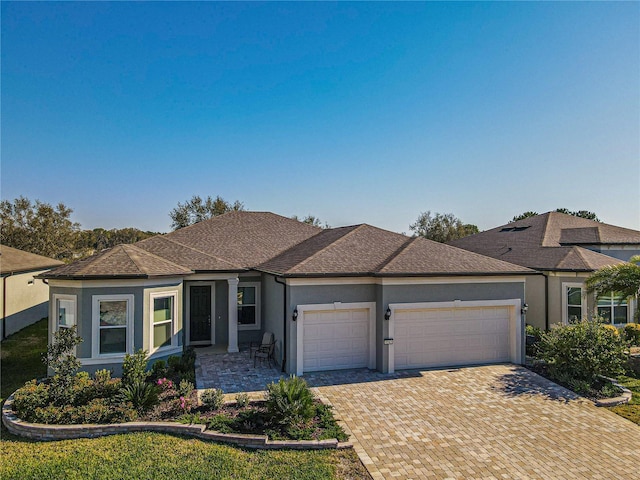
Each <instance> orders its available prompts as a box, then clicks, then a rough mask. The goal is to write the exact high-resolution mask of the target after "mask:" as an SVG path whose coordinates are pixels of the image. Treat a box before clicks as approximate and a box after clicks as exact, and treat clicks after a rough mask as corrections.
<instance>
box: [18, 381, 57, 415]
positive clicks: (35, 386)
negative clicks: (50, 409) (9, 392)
mask: <svg viewBox="0 0 640 480" xmlns="http://www.w3.org/2000/svg"><path fill="white" fill-rule="evenodd" d="M49 403H50V400H49V385H46V384H44V383H37V382H36V381H35V380H31V381H29V382H27V383H25V384H24V387H22V388H20V389H18V390H17V391H16V392H15V393H14V395H13V408H14V409H15V411H16V412H18V414H19V416H20V417H21V418H23V419H25V420H28V419H30V418H33V415H34V414H35V411H36V409H37V408H42V407H44V406H46V405H48V404H49ZM30 421H31V420H30Z"/></svg>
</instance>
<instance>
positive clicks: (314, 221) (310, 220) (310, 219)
mask: <svg viewBox="0 0 640 480" xmlns="http://www.w3.org/2000/svg"><path fill="white" fill-rule="evenodd" d="M291 218H292V219H293V220H297V221H299V222H302V223H306V224H307V225H312V226H314V227H320V228H331V226H330V225H329V224H328V223H327V222H324V225H323V224H322V220H320V219H319V218H318V217H316V216H315V215H307V216H306V217H304V218H299V217H298V216H297V215H294V216H292V217H291Z"/></svg>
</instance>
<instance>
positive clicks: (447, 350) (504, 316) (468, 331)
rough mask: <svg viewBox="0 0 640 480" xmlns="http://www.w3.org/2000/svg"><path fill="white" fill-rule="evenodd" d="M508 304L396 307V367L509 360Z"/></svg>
mask: <svg viewBox="0 0 640 480" xmlns="http://www.w3.org/2000/svg"><path fill="white" fill-rule="evenodd" d="M509 318H510V309H509V307H502V306H500V307H471V308H461V307H458V308H430V309H412V310H409V309H407V310H402V309H396V310H395V312H394V327H395V333H394V363H395V368H396V369H403V368H404V369H406V368H423V367H442V366H454V365H472V364H479V363H498V362H508V361H510V343H509V339H510V332H509V324H510V321H509Z"/></svg>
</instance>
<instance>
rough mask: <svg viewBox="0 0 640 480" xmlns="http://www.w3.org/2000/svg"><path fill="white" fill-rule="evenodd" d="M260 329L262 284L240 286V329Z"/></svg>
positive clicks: (242, 284)
mask: <svg viewBox="0 0 640 480" xmlns="http://www.w3.org/2000/svg"><path fill="white" fill-rule="evenodd" d="M259 328H260V284H259V283H239V284H238V329H240V330H258V329H259Z"/></svg>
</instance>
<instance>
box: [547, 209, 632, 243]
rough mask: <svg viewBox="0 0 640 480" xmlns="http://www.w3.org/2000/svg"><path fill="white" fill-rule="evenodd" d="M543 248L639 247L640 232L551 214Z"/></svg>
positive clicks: (554, 213)
mask: <svg viewBox="0 0 640 480" xmlns="http://www.w3.org/2000/svg"><path fill="white" fill-rule="evenodd" d="M540 216H541V217H545V216H546V217H547V225H546V228H545V234H544V240H543V246H545V247H554V246H556V245H558V244H564V245H566V244H569V245H638V244H640V231H638V230H631V229H630V228H623V227H617V226H615V225H608V224H606V223H601V222H595V221H593V220H588V219H586V218H580V217H574V216H573V215H566V214H564V213H559V212H549V213H546V214H544V215H540Z"/></svg>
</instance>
